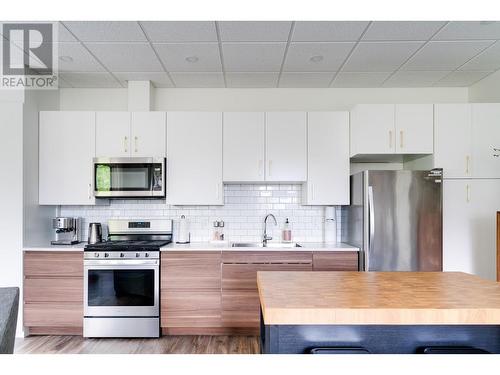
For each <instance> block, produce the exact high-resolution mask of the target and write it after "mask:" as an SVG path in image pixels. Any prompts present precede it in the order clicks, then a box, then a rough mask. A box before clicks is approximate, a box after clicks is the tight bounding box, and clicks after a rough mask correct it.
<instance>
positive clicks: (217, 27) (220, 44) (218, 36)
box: [214, 21, 227, 88]
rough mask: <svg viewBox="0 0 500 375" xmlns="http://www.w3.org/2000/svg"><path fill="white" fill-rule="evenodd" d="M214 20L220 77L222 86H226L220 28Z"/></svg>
mask: <svg viewBox="0 0 500 375" xmlns="http://www.w3.org/2000/svg"><path fill="white" fill-rule="evenodd" d="M214 22H215V33H216V34H217V45H218V47H219V58H220V64H221V69H222V79H223V80H224V87H225V88H227V80H226V68H225V66H224V53H223V52H222V40H221V37H220V28H219V22H218V21H214Z"/></svg>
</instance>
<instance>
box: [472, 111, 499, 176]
mask: <svg viewBox="0 0 500 375" xmlns="http://www.w3.org/2000/svg"><path fill="white" fill-rule="evenodd" d="M472 170H473V175H474V177H478V178H500V104H496V103H491V104H472Z"/></svg>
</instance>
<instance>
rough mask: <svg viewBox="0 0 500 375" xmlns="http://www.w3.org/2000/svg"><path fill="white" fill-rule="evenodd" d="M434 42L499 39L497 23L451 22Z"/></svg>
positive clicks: (499, 31)
mask: <svg viewBox="0 0 500 375" xmlns="http://www.w3.org/2000/svg"><path fill="white" fill-rule="evenodd" d="M433 39H434V40H467V39H469V40H470V39H476V40H477V39H500V22H499V21H453V22H450V23H449V24H448V25H446V26H445V27H444V28H443V29H442V30H441V31H440V32H439V33H437V35H436V36H435V37H434V38H433Z"/></svg>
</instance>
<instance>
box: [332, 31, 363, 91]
mask: <svg viewBox="0 0 500 375" xmlns="http://www.w3.org/2000/svg"><path fill="white" fill-rule="evenodd" d="M371 24H372V21H370V22H368V25H366V27H365V29H364V30H363V32H362V33H361V35H360V36H359V38H358V39H357V40H356V43H354V46H352V48H351V50H350V51H349V53H348V54H347V56H346V58H345V59H344V61H343V62H342V64H341V65H340V66H339V68H338V69H337V71H336V72H335V73H334V75H333V77H332V79H331V80H330V83H329V84H328V86H327V87H332V85H333V83H334V82H335V79H336V78H337V76H338V75H339V73H340V72H341V71H342V68H343V67H344V66H345V64H346V63H347V61H349V58H350V57H351V55H352V54H353V52H354V50H355V49H356V47H357V46H358V45H359V42H360V41H361V39H362V38H363V36H364V35H365V34H366V32H367V31H368V29H369V28H370V26H371Z"/></svg>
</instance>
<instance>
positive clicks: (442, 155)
mask: <svg viewBox="0 0 500 375" xmlns="http://www.w3.org/2000/svg"><path fill="white" fill-rule="evenodd" d="M471 116H472V115H471V105H470V104H465V103H464V104H436V105H435V106H434V167H436V168H443V174H444V177H445V178H467V177H471V176H472V172H473V169H472V118H471Z"/></svg>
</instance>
